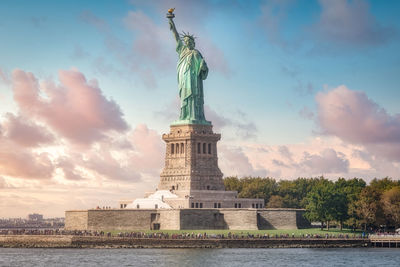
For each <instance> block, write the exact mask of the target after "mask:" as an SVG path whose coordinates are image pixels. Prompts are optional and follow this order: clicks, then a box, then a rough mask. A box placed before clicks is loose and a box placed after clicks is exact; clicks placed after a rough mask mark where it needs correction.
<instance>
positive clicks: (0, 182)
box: [0, 176, 8, 189]
mask: <svg viewBox="0 0 400 267" xmlns="http://www.w3.org/2000/svg"><path fill="white" fill-rule="evenodd" d="M7 187H8V184H7V182H6V180H5V179H4V177H2V176H0V189H1V188H7Z"/></svg>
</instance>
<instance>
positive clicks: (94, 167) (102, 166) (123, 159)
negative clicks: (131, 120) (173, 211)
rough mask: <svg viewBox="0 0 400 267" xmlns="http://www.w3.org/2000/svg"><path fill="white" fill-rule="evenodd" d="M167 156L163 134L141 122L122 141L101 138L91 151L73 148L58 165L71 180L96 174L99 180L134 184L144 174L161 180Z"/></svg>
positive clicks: (140, 179)
mask: <svg viewBox="0 0 400 267" xmlns="http://www.w3.org/2000/svg"><path fill="white" fill-rule="evenodd" d="M164 155H165V145H164V144H163V142H162V139H161V136H160V135H159V134H158V133H157V132H156V131H154V130H151V129H149V128H148V127H147V126H146V125H144V124H140V125H138V126H137V127H136V128H135V129H134V130H133V131H131V132H129V133H127V134H126V135H124V136H123V138H122V139H121V140H112V139H106V140H102V141H100V142H97V143H96V145H94V146H92V147H91V148H90V150H84V151H81V150H73V149H71V150H70V151H69V152H68V157H64V158H60V159H59V163H58V165H57V166H58V167H59V168H61V169H62V170H63V172H64V176H65V178H66V179H69V180H81V179H84V178H90V177H97V178H95V179H96V180H102V179H107V180H111V181H120V182H131V183H134V182H138V181H142V179H143V177H145V176H150V177H152V178H151V179H153V178H156V179H157V180H158V177H159V174H160V171H161V168H162V165H163V161H164ZM98 176H100V177H98ZM100 178H101V179H100ZM142 182H143V181H142Z"/></svg>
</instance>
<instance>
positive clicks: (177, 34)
mask: <svg viewBox="0 0 400 267" xmlns="http://www.w3.org/2000/svg"><path fill="white" fill-rule="evenodd" d="M169 28H170V30H171V31H172V33H173V34H174V37H175V40H176V42H177V43H179V42H182V41H181V38H180V37H179V33H178V31H177V30H176V27H175V23H174V21H173V20H172V18H169Z"/></svg>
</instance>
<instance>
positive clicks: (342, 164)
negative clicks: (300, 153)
mask: <svg viewBox="0 0 400 267" xmlns="http://www.w3.org/2000/svg"><path fill="white" fill-rule="evenodd" d="M299 165H300V166H301V167H305V168H308V169H309V171H308V173H311V174H312V175H322V174H324V173H347V172H348V169H349V160H348V159H346V157H345V155H344V154H343V153H337V152H336V151H335V150H334V149H325V150H323V151H321V153H320V154H313V155H311V154H309V153H307V152H304V158H303V160H302V161H301V162H300V163H299Z"/></svg>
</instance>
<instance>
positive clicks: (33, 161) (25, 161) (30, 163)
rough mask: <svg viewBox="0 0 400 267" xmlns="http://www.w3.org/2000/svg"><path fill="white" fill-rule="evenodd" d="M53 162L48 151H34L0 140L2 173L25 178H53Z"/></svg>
mask: <svg viewBox="0 0 400 267" xmlns="http://www.w3.org/2000/svg"><path fill="white" fill-rule="evenodd" d="M53 171H54V166H53V163H52V162H51V160H50V158H49V155H48V154H47V153H34V152H32V151H30V150H27V149H21V148H18V147H16V146H15V145H14V144H13V143H10V142H8V141H7V140H0V174H1V175H4V176H11V177H16V178H23V179H39V180H45V179H51V178H52V174H53Z"/></svg>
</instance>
